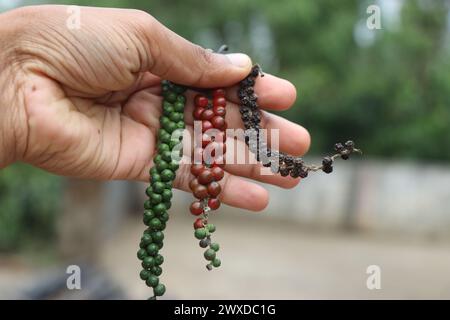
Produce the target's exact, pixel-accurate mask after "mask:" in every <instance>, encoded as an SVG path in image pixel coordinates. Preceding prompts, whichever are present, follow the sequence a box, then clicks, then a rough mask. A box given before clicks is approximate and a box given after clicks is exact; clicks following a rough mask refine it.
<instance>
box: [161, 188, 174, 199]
mask: <svg viewBox="0 0 450 320" xmlns="http://www.w3.org/2000/svg"><path fill="white" fill-rule="evenodd" d="M161 196H162V199H163V201H170V199H172V196H173V193H172V191H171V190H170V189H164V190H163V191H162V193H161Z"/></svg>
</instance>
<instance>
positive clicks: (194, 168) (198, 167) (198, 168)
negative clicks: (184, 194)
mask: <svg viewBox="0 0 450 320" xmlns="http://www.w3.org/2000/svg"><path fill="white" fill-rule="evenodd" d="M203 170H205V166H204V165H202V164H199V163H196V164H193V165H191V173H192V174H193V175H194V176H196V177H197V176H198V175H199V174H200V173H202V172H203Z"/></svg>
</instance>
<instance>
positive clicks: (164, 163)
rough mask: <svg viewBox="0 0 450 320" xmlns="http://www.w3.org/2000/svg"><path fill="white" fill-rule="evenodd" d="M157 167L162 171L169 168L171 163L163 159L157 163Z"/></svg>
mask: <svg viewBox="0 0 450 320" xmlns="http://www.w3.org/2000/svg"><path fill="white" fill-rule="evenodd" d="M156 168H157V169H158V171H159V172H160V173H161V172H162V171H164V170H166V169H167V168H169V164H168V163H167V161H164V160H161V161H160V162H158V163H157V164H156ZM161 180H163V177H162V176H161Z"/></svg>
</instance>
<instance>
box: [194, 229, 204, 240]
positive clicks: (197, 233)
mask: <svg viewBox="0 0 450 320" xmlns="http://www.w3.org/2000/svg"><path fill="white" fill-rule="evenodd" d="M194 235H195V237H196V238H197V239H199V240H201V239H203V238H205V237H206V229H205V228H198V229H195V232H194Z"/></svg>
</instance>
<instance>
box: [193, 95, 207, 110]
mask: <svg viewBox="0 0 450 320" xmlns="http://www.w3.org/2000/svg"><path fill="white" fill-rule="evenodd" d="M194 103H195V105H196V106H197V107H202V108H206V107H207V106H208V98H207V97H205V96H204V95H202V94H198V95H196V96H195V98H194Z"/></svg>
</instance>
